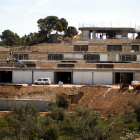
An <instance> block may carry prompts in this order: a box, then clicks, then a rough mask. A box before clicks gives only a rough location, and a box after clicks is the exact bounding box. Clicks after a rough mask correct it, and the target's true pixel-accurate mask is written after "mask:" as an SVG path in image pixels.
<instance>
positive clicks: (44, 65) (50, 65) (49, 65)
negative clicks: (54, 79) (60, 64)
mask: <svg viewBox="0 0 140 140" xmlns="http://www.w3.org/2000/svg"><path fill="white" fill-rule="evenodd" d="M36 67H41V68H48V69H51V68H53V67H57V64H56V63H54V62H37V64H36Z"/></svg>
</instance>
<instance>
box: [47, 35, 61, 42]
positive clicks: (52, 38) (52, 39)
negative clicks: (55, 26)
mask: <svg viewBox="0 0 140 140" xmlns="http://www.w3.org/2000/svg"><path fill="white" fill-rule="evenodd" d="M62 41H63V35H60V34H51V35H50V37H49V39H48V43H61V42H62Z"/></svg>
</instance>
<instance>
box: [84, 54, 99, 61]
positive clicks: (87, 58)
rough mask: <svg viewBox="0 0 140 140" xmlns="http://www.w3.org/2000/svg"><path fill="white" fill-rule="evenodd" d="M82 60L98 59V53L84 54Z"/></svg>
mask: <svg viewBox="0 0 140 140" xmlns="http://www.w3.org/2000/svg"><path fill="white" fill-rule="evenodd" d="M84 60H92V61H100V55H99V54H84Z"/></svg>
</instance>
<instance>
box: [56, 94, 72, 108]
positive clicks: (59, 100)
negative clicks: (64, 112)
mask: <svg viewBox="0 0 140 140" xmlns="http://www.w3.org/2000/svg"><path fill="white" fill-rule="evenodd" d="M56 104H57V106H58V107H63V108H65V109H67V108H68V106H69V105H70V101H69V100H68V99H67V98H66V96H65V95H63V94H57V97H56Z"/></svg>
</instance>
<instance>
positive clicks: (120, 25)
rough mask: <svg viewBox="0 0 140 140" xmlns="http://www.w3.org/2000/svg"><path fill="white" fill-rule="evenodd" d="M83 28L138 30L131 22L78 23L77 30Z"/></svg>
mask: <svg viewBox="0 0 140 140" xmlns="http://www.w3.org/2000/svg"><path fill="white" fill-rule="evenodd" d="M85 27H104V28H135V29H136V30H140V26H139V25H138V24H136V23H132V22H93V23H79V28H85Z"/></svg>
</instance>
